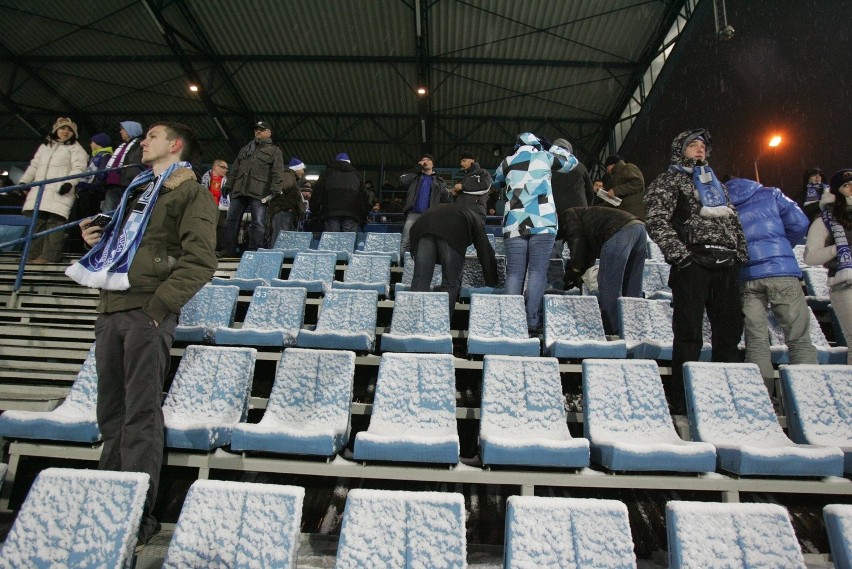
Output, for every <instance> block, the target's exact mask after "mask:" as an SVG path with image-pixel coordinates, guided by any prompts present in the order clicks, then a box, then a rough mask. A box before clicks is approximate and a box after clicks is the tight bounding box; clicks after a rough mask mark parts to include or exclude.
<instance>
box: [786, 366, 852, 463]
mask: <svg viewBox="0 0 852 569" xmlns="http://www.w3.org/2000/svg"><path fill="white" fill-rule="evenodd" d="M781 385H782V386H783V393H784V403H785V409H786V410H787V428H788V430H789V432H790V438H791V439H793V441H795V442H797V443H801V444H810V445H825V446H836V447H840V449H841V450H842V451H843V457H844V458H843V471H844V472H846V473H850V472H852V415H851V414H850V412H849V410H850V409H852V367H849V366H846V365H825V366H820V365H784V366H781Z"/></svg>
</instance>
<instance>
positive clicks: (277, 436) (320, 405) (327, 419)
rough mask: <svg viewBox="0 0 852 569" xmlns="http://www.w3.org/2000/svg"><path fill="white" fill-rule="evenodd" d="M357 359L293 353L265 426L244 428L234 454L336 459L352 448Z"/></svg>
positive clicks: (287, 353) (278, 379) (281, 370)
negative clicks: (296, 455)
mask: <svg viewBox="0 0 852 569" xmlns="http://www.w3.org/2000/svg"><path fill="white" fill-rule="evenodd" d="M354 376H355V354H354V353H353V352H347V351H340V350H304V349H300V348H287V349H286V350H284V354H283V355H282V356H281V361H279V363H278V368H277V370H276V372H275V383H274V384H273V386H272V393H271V394H270V395H269V401H268V402H267V405H266V411H265V412H264V413H263V418H261V420H260V422H259V423H240V424H239V425H237V426H236V427H234V432H233V434H232V435H231V450H234V451H259V452H275V453H281V454H300V455H317V456H326V457H328V456H333V455H335V454H337V453H338V452H339V451H340V450H341V449H342V448H343V447H344V446H346V444H347V443H348V442H349V411H350V407H351V403H352V381H353V378H354Z"/></svg>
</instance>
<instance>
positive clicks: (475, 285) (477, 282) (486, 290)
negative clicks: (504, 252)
mask: <svg viewBox="0 0 852 569" xmlns="http://www.w3.org/2000/svg"><path fill="white" fill-rule="evenodd" d="M496 260H497V286H496V287H491V286H488V285H486V284H485V276H484V275H483V274H482V265H480V264H479V259H478V258H477V257H465V258H464V265H462V284H461V290H460V291H459V298H461V299H468V298H470V297H471V296H473V295H474V294H502V293H503V290H504V288H505V286H506V257H504V256H499V257H496Z"/></svg>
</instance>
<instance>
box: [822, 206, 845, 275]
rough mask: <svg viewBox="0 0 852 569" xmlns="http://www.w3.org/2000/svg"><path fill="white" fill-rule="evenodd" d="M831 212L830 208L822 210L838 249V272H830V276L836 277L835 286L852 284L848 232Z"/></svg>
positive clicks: (823, 219)
mask: <svg viewBox="0 0 852 569" xmlns="http://www.w3.org/2000/svg"><path fill="white" fill-rule="evenodd" d="M829 210H830V208H825V209H823V210H822V222H823V223H825V227H826V229H828V231H829V232H830V233H831V237H832V238H833V239H834V245H835V246H836V247H837V272H836V273H835V274H834V275H831V273H830V272H829V275H830V276H833V277H834V284H839V283H848V282H852V249H850V248H849V241H848V240H847V239H846V231H845V230H844V229H843V226H842V225H840V224H839V223H837V221H835V220H834V216H832V215H831V211H829ZM832 286H834V285H832Z"/></svg>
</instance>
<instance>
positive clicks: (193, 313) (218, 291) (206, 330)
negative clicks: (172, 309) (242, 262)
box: [175, 284, 240, 342]
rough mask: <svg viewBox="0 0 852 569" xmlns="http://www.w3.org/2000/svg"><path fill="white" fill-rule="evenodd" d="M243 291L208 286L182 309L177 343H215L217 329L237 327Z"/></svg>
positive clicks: (176, 331)
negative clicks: (237, 312)
mask: <svg viewBox="0 0 852 569" xmlns="http://www.w3.org/2000/svg"><path fill="white" fill-rule="evenodd" d="M239 296H240V289H239V287H236V286H215V285H210V284H207V285H204V286H203V287H201V289H200V290H199V291H198V292H197V293H195V296H193V297H192V298H190V299H189V302H187V303H186V304H185V305H184V306H183V308H181V311H180V316H179V317H178V324H177V326H176V327H175V341H178V342H213V340H214V338H215V334H216V329H217V328H219V327H220V326H233V325H234V315H235V314H236V311H237V299H238V298H239Z"/></svg>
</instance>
